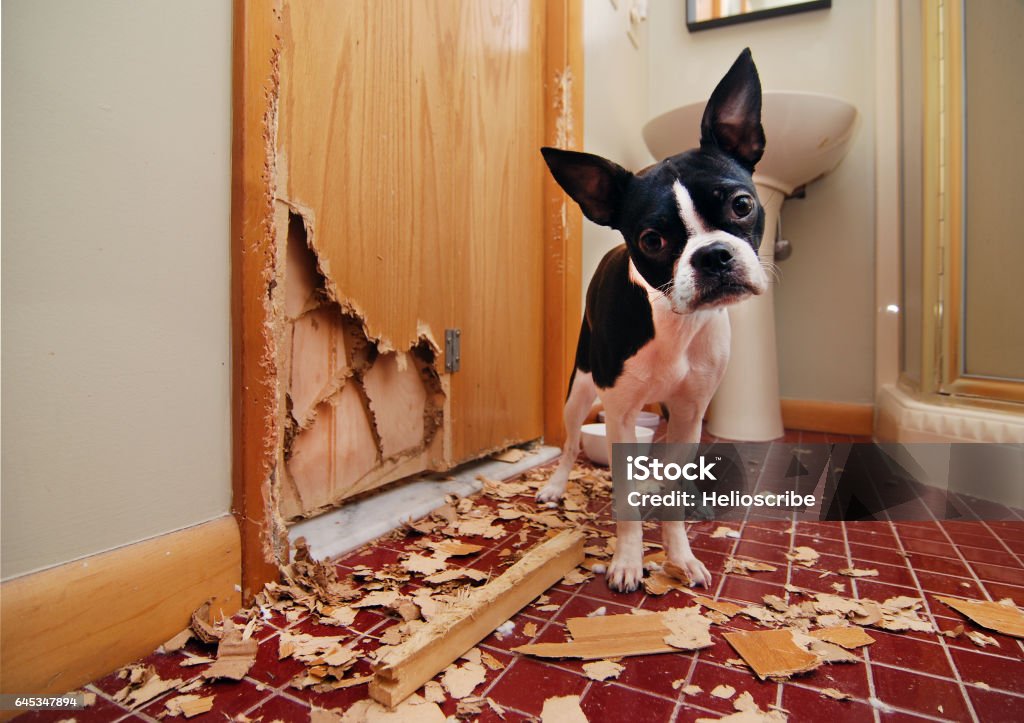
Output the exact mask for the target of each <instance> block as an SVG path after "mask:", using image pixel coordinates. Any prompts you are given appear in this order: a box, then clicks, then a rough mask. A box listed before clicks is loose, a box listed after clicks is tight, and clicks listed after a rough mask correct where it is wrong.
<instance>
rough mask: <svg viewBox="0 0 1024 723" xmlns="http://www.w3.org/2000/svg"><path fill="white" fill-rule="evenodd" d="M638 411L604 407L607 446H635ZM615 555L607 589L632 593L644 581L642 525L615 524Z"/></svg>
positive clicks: (609, 571) (622, 522)
mask: <svg viewBox="0 0 1024 723" xmlns="http://www.w3.org/2000/svg"><path fill="white" fill-rule="evenodd" d="M637 411H638V410H634V411H632V412H628V413H626V414H621V413H616V412H615V411H614V410H613V409H610V408H609V407H608V406H606V407H605V421H606V422H607V424H608V426H607V429H608V444H609V450H608V451H609V455H608V456H609V459H610V458H611V447H610V445H612V444H615V443H617V442H632V443H634V444H635V443H636V426H635V424H636V415H637ZM615 535H616V541H615V554H614V555H613V556H612V563H611V565H609V566H608V573H607V581H608V587H610V588H611V589H612V590H616V591H618V592H633V591H634V590H636V589H637V588H638V587H639V586H640V583H641V581H642V580H643V578H644V532H643V523H642V522H630V521H627V520H619V521H618V522H616V523H615Z"/></svg>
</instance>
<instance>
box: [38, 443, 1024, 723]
mask: <svg viewBox="0 0 1024 723" xmlns="http://www.w3.org/2000/svg"><path fill="white" fill-rule="evenodd" d="M786 441H790V442H798V443H813V442H846V441H855V440H853V439H851V438H849V437H833V436H829V435H818V434H809V433H803V434H801V433H799V432H789V433H787V438H786ZM858 441H859V440H858ZM596 507H598V508H600V512H601V516H600V517H599V518H598V519H599V521H598V523H597V525H598V526H604V527H605V529H612V524H611V520H610V512H609V510H608V507H609V503H608V502H607V501H603V502H598V503H597V504H596ZM976 509H978V510H982V508H981V507H978V508H976ZM982 511H983V514H984V517H985V520H981V519H978V520H975V521H956V522H936V521H934V520H932V521H924V522H913V523H907V522H892V521H882V522H805V521H798V520H795V519H794V520H785V521H781V522H780V521H777V520H759V519H757V518H756V517H755V516H753V515H750V514H748V515H747V517H746V519H744V520H742V521H741V522H738V523H732V525H731V526H733V527H734V528H736V529H738V530H739V532H740V538H739V539H731V538H713V537H711V536H710V535H711V532H712V531H713V530H714V528H715V527H716V526H717V525H716V523H713V522H701V523H697V524H694V525H693V526H692V527H691V532H690V536H691V540H692V543H693V548H694V550H695V552H696V553H697V555H698V556H700V557H701V559H703V560H704V561H705V563H706V564H707V565H708V568H709V569H710V570H711V571H712V574H713V575H714V580H713V584H712V587H711V593H712V594H713V596H714V597H715V598H717V599H723V600H731V601H734V602H739V603H744V602H760V601H761V598H762V596H763V595H765V594H769V593H773V594H777V595H780V596H782V597H785V595H786V593H785V591H784V589H783V586H784V585H786V584H787V583H790V584H794V585H797V586H800V587H804V588H807V589H809V590H817V591H827V592H831V591H832V589H831V584H832V582H834V581H835V580H836V579H837V578H836V576H834V575H832V576H829V577H827V578H824V579H822V578H821V577H820V572H819V570H824V569H828V570H836V569H839V568H840V567H848V566H849V567H872V568H876V569H878V571H879V576H878V577H877V578H872V579H863V578H862V579H846V578H843V580H844V582H845V583H846V584H847V591H848V594H849V595H850V596H851V597H860V596H862V597H871V598H874V599H876V600H884V599H886V598H888V597H892V596H897V595H909V596H914V597H919V598H923V599H924V601H925V609H924V610H923V611H922V612H923V614H924V616H925V617H926V618H927V619H928V620H929V621H931V622H933V623H934V624H935V625H937V626H938V628H939V629H943V630H948V629H952V628H954V627H955V626H956V625H958V624H963V625H964V626H965V628H966V629H967V630H975V629H978V628H977V627H976V626H974V625H973V624H972V623H970V622H967V621H965V620H964V619H963V618H961V617H960V616H959V615H958V614H957V613H956V612H955V611H953V610H951V609H949V608H947V607H946V606H945V605H943V604H942V603H940V602H938V601H937V600H936V599H935V596H936V595H937V594H939V595H941V594H952V595H958V596H963V597H971V598H976V599H984V600H998V599H1001V598H1005V597H1010V598H1013V599H1014V600H1015V601H1017V602H1018V603H1021V602H1024V518H1022V517H1020V516H1018V515H1017V514H1016V513H1015V512H1014V511H1012V510H1009V509H1006V508H998V507H993V506H992V505H990V504H986V505H984V508H983V510H982ZM791 526H792V529H791ZM507 529H508V532H509V536H510V537H512V536H515V535H516V534H517V532H516V530H515V523H514V522H513V523H509V524H508V525H507ZM530 534H531V537H534V536H536V537H538V538H539V535H540V533H539V532H534V531H531V533H530ZM650 534H651V535H652V537H651V539H652V540H659V537H658V533H657V531H653V532H651V533H650ZM467 541H469V542H475V543H478V544H486V545H487V548H486V549H485V550H484V551H482V552H480V553H479V554H478V555H476V556H475V558H472V559H469V560H468V561H464V564H467V565H469V566H471V567H474V568H477V569H483V570H492V569H493V570H494V573H495V574H500V572H501V571H502V569H503V568H501V567H500V566H499V565H500V562H501V561H502V558H500V557H498V555H497V552H498V551H499V550H501V549H502V548H503V547H505V546H507V544H508V539H504V538H503V539H500V540H496V541H488V540H483V539H482V538H481V539H474V538H467ZM406 544H407V543H406V541H404V540H397V541H396V540H393V539H387V538H384V539H382V540H380V541H377V542H376V543H372V544H370V545H367V546H366V547H365V548H363V549H361V550H359V551H356V552H354V553H351V554H349V555H348V556H346V557H344V558H343V559H341V560H338V561H337V564H338V568H339V571H340V572H341V573H347V572H348V571H350V570H351V569H352V567H353V566H355V565H359V564H365V565H370V566H374V565H383V564H388V563H392V562H395V561H396V560H397V559H398V558H399V555H400V553H401V552H402V551H403V549H404V546H405V545H406ZM800 544H805V545H810V546H813V547H814V548H815V549H817V550H818V551H819V552H821V553H822V558H821V561H819V563H818V565H817V568H818V570H816V569H808V568H805V567H799V566H797V567H794V566H793V565H792V564H791V563H788V562H787V560H786V558H785V555H784V553H785V551H786V550H788V549H790V547H791V546H794V545H800ZM731 555H739V556H742V557H747V558H753V559H757V560H762V561H765V562H770V563H772V564H775V565H777V566H778V568H779V569H778V571H777V572H774V573H760V574H757V575H755V576H751V577H739V576H736V575H723V574H722V568H723V563H724V560H725V559H726V558H727V557H729V556H731ZM548 595H549V597H550V601H549V603H548V604H556V605H557V606H558V609H557V610H556V611H554V612H541V611H539V610H538V609H537V607H538V605H537V604H536V603H534V604H531V605H530V606H528V607H526V608H525V609H524V610H523V611H522V612H520V613H519V614H518V615H516V616H515V617H514V618H513V622H514V623H515V630H514V632H513V633H511V634H509V635H507V636H505V637H504V638H502V637H499V636H498V635H497V634H492V635H490V636H489V637H487V638H486V639H485V640H483V642H482V643H481V646H482V648H483V649H485V650H486V651H488V652H489V653H491V654H492V655H493V656H494V657H496V658H497V659H498V660H500V661H501V662H502V663H504V665H505V667H504V668H503V669H501V670H497V671H492V670H488V673H487V680H486V682H485V683H484V684H483V685H482V686H480V687H479V688H477V689H476V691H474V692H475V694H476V695H481V696H487V697H489V698H490V699H492V700H493V701H495V702H497V703H499V704H500V705H501V706H504V707H505V710H506V712H505V720H506V721H509V722H511V721H521V720H536V719H537V718H538V716H539V714H540V712H541V708H542V706H543V703H544V700H545V699H546V698H549V697H551V696H561V695H568V694H577V695H579V696H580V697H581V706H582V709H583V711H584V712H585V714H586V715H587V717H588V719H589V720H590V721H591V723H599V722H604V721H608V722H610V723H619V722H622V721H645V722H646V721H693V720H696V719H698V718H717V717H720V716H722V715H725V714H729V713H732V712H733V707H732V701H731V700H721V699H718V698H714V697H712V696H711V695H709V693H708V691H710V690H711V689H712V688H714V687H715V686H717V685H718V684H721V683H727V684H729V685H732V686H733V687H735V688H736V690H737V694H738V693H740V692H742V691H749V692H750V693H751V694H752V695H753V697H754V700H755V701H756V702H757V703H758V704H759V705H760V706H761V708H766V706H768V705H775V706H780V707H781V708H783V709H785V710H786V711H788V713H789V720H790V721H819V720H832V721H885V722H887V723H888V722H896V721H900V722H903V721H907V722H909V721H924V720H933V721H934V720H954V721H1021V720H1024V641H1021V640H1018V639H1014V638H1011V637H1007V636H1004V635H1000V634H998V633H994V632H992V631H984V632H986V633H988V634H990V635H992V637H994V638H995V639H996V640H997V641H998V643H999V645H998V647H987V648H985V649H981V648H978V647H976V646H975V645H974V644H973V643H971V642H970V641H969V640H966V639H965V638H963V637H958V638H947V637H944V636H941V635H937V634H935V633H919V632H911V633H898V634H897V633H887V632H884V631H881V630H875V629H871V630H870V634H871V636H872V637H874V638H875V639H876V641H877V642H875V643H874V644H873V645H871V646H869V647H867V648H866V649H862V650H863V651H864V652H863V653H862V655H863V658H864V662H863V663H862V664H852V665H831V666H822V667H821V668H818V669H817V670H815V671H813V672H812V673H810V674H808V675H805V676H802V677H796V678H793V679H792V680H790V681H788V682H785V683H778V682H759V681H758V680H757V679H756V678H755V677H754V676H753V675H752V674H751V673H750V672H749V671H746V670H738V669H736V668H733V667H728V666H726V665H725V664H724V663H725V661H726V660H728V659H729V658H734V657H736V655H735V653H734V652H733V651H732V650H731V648H730V647H729V646H728V644H727V643H726V642H725V641H724V640H723V639H722V638H721V636H720V635H713V637H715V639H716V642H715V645H714V646H713V647H711V648H708V649H705V650H702V651H699V652H690V653H682V652H681V653H677V654H662V655H650V656H639V657H630V658H625V659H623V660H622V664H623V665H624V666H625V670H624V671H623V673H622V674H621V675H620V677H619V678H618V679H616V680H613V681H608V682H596V681H593V680H590V679H589V678H587V677H586V676H585V675H583V673H582V664H581V663H580V662H574V661H545V660H539V659H534V658H529V657H525V656H522V655H518V654H516V653H512V652H510V650H511V648H513V647H516V646H518V645H521V644H524V643H526V642H528V641H529V640H534V641H545V642H559V641H562V640H564V639H565V635H564V632H563V628H564V622H565V621H566V620H567V619H568V618H571V617H576V616H581V615H586V614H588V613H591V612H593V611H595V610H597V609H598V608H602V607H603V608H605V609H606V611H607V613H608V614H614V613H625V612H628V611H629V610H630V608H642V609H650V610H658V609H664V608H666V607H676V606H686V605H688V604H690V603H689V598H688V597H687V596H685V595H684V594H683V593H680V592H678V591H671V592H670V593H669V594H668V595H665V596H663V597H650V596H647V595H645V594H644V593H643V592H642V591H641V592H635V593H631V594H619V593H615V592H612V591H610V590H609V589H608V587H607V585H606V584H605V581H604V578H603V577H602V576H596V577H595V578H593V579H591V580H590V581H589V582H586V583H584V584H582V585H577V586H567V585H562V584H560V585H557V586H555V587H554V588H553V589H552V590H550V591H549V593H548ZM526 622H533V623H534V624H535V625H536V626H537V632H536V634H535V635H533V636H532V638H531V637H527V636H526V635H524V633H523V627H524V623H526ZM393 624H396V620H395V618H393V617H389V616H387V615H385V614H383V613H381V612H376V611H373V610H367V609H364V610H362V611H360V612H359V615H358V617H357V618H356V621H355V623H354V625H353V627H352V629H351V632H352V636H353V639H355V640H357V645H358V647H359V648H360V649H361V650H364V651H371V650H373V649H374V648H376V647H377V646H378V645H380V641H379V636H380V635H381V634H382V633H383V632H384V631H385V630H386V629H387V628H388V627H390V626H391V625H393ZM724 627H725V628H727V629H755V626H754V625H753V623H752V622H750V621H747V620H746V619H743V618H741V617H740V616H737V617H736V618H733V619H732V620H731V621H730V622H729V623H728V624H727V625H725V626H724ZM282 629H292V630H294V629H298V630H299V631H303V632H309V633H313V634H317V633H320V634H324V635H336V634H337V628H330V629H326V628H321V626H319V625H318V624H316V623H315V622H314V621H313V620H312V619H310V618H308V617H302V618H300V619H298V620H296V621H294V622H292V623H287V622H286V621H285V620H284V619H283V618H282V617H281V616H280V615H275V616H274V617H271V618H270V620H269V621H267V622H266V623H265V624H264V626H263V627H262V629H260V630H259V631H258V633H257V637H258V638H259V639H260V641H261V642H260V651H259V656H258V658H257V662H256V665H255V666H254V667H253V668H252V670H251V671H250V673H249V675H248V676H247V677H246V678H245V679H244V680H243V681H242V682H241V683H221V682H217V683H208V684H206V685H205V686H204V687H203V688H200V689H199V690H198V691H196V692H197V694H199V695H204V694H205V695H210V694H211V693H214V694H216V703H215V707H214V710H213V711H211V712H209V713H206V714H204V715H201V716H198V717H197V718H193V719H192V720H196V721H224V720H232V719H234V718H235V717H237V716H242V715H244V716H245V717H244V718H242V720H254V721H255V720H262V721H266V722H268V723H269V722H270V721H275V720H280V721H306V720H308V719H309V715H310V706H311V705H313V706H317V707H322V708H329V709H341V710H345V709H347V708H348V707H349V706H351V705H352V704H353V703H354V702H355V701H357V700H360V699H362V698H364V697H365V696H366V686H365V685H362V686H357V687H353V688H349V689H344V690H339V691H335V692H331V693H325V694H318V693H312V692H308V691H300V690H295V689H293V688H290V687H289V686H288V683H289V680H290V679H291V678H292V676H293V675H295V674H296V673H298V672H299V671H300V670H301V668H302V665H301V664H299V663H296V662H295V661H292V660H290V659H286V660H284V661H280V662H279V661H278V660H277V639H276V638H277V636H278V634H279V632H280V630H282ZM716 630H717V631H720V630H721V628H720V627H719V626H716V627H715V628H713V633H714V631H716ZM858 652H859V651H858ZM210 653H211V650H210V649H208V648H205V649H204V648H203V647H202V646H200V645H198V644H197V643H195V642H193V643H190V644H189V647H187V648H186V650H185V651H183V652H180V653H174V654H170V655H161V654H154V655H151V656H150V657H148V658H146V659H145V660H144V661H143V662H145V663H147V664H151V665H154V666H156V669H157V671H158V672H159V673H161V675H162V677H164V678H168V677H182V676H184V677H194V676H196V675H198V674H199V672H200V671H201V670H202V669H203V667H204V666H196V667H190V668H181V667H179V663H180V662H181V660H182V659H183V658H184V657H187V656H193V655H199V654H210ZM368 671H369V663H368V662H367V661H365V660H364V661H361V662H360V663H358V665H357V668H356V670H355V673H356V674H364V673H366V672H368ZM680 680H681V681H683V685H685V684H691V683H693V684H697V685H699V686H700V687H701V688H702V689H703V690H704V692H703V693H700V694H697V695H694V696H684V695H683V694H682V693H681V692H680V691H679V690H678V686H679V684H678V683H677V687H673V682H674V681H680ZM121 687H123V682H122V681H120V680H117V679H116V678H114V677H113V676H109V677H107V678H104V679H102V680H98V681H96V682H94V683H93V684H91V685H90V686H88V689H89V690H91V691H93V692H96V693H97V694H98V698H97V702H96V704H95V705H94V706H93V707H91V708H90V709H87V710H85V711H81V712H77V713H68V712H65V713H61V714H50V713H47V714H44V713H35V714H29V715H26V716H23V717H22V718H19V719H18V720H24V721H30V720H53V721H58V720H64V719H68V718H72V717H73V718H74V719H76V720H77V721H79V722H80V723H85V722H87V721H118V720H121V721H153V720H156V719H160V718H161V715H162V711H163V710H164V702H165V698H167V697H169V696H173V695H175V694H174V693H173V692H172V693H169V694H165V696H163V697H161V698H157V699H155V700H154V701H152V702H150V703H149V704H147V705H145V706H143V707H142V708H141V709H139V710H135V711H133V712H129V711H126V710H124V709H123V708H121V707H120V706H119V705H118V704H116V703H115V702H113V700H111V699H110V697H109V696H110V695H111V694H112V693H113V692H114V691H116V690H118V689H119V688H121ZM823 688H837V689H839V690H841V691H844V692H846V693H848V694H850V695H851V696H853V700H849V701H845V702H839V701H835V700H832V699H829V698H825V697H823V696H822V695H820V693H819V691H820V690H821V689H823ZM442 707H443V709H444V712H445V713H446V714H447V715H454V713H455V704H454V702H453V701H448V702H446V703H445V704H444V705H443V706H442ZM172 720H173V719H172ZM479 720H481V721H488V722H489V723H490V722H492V721H499V720H500V719H499V718H498V717H497V716H496V715H495V714H494V713H493V712H491V711H489V710H488V711H486V712H485V713H484V714H483V715H481V716H479Z"/></svg>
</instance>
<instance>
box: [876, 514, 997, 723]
mask: <svg viewBox="0 0 1024 723" xmlns="http://www.w3.org/2000/svg"><path fill="white" fill-rule="evenodd" d="M886 516H888V514H887V515H886ZM889 527H890V528H891V529H892V532H893V535H894V536H895V537H896V543H897V544H898V545H899V547H900V550H901V551H902V552H904V553H906V552H907V550H906V548H905V547H904V546H903V540H902V539H901V538H900V536H899V531H898V530H897V528H896V524H895V523H894V522H893V521H892V519H891V518H890V519H889ZM907 563H908V565H909V566H910V575H911V577H913V579H914V584H915V585H916V586H917V591H918V593H920V595H921V602H922V603H924V609H925V611H926V612H927V614H928V618H929V619H930V620H931V623H932V626H934V628H935V630H936V631H938V630H939V629H940V628H939V624H938V622H937V621H936V620H935V614H934V613H933V612H932V609H931V606H930V605H929V604H928V597H927V595H926V593H925V591H924V588H923V587H921V581H920V580H919V579H918V577H917V571H916V570H914V566H913V565H912V564H910V559H909V558H908V559H907ZM936 635H938V638H939V644H940V645H941V646H942V650H943V652H945V654H946V660H947V661H948V662H949V667H950V669H951V670H952V671H953V675H954V676H955V677H956V683H957V688H958V689H959V691H960V696H961V697H962V698H963V699H964V702H965V703H966V704H967V712H968V713H969V714H970V716H971V720H972V721H974V723H978V721H979V718H978V714H977V712H976V711H975V710H974V703H973V702H972V701H971V696H970V695H968V693H967V689H966V687H964V683H963V680H962V679H961V677H960V670H959V668H957V665H956V661H955V660H953V655H952V654H951V653H950V652H949V646H947V645H946V641H945V637H944V636H942V635H939V634H938V633H937V632H936Z"/></svg>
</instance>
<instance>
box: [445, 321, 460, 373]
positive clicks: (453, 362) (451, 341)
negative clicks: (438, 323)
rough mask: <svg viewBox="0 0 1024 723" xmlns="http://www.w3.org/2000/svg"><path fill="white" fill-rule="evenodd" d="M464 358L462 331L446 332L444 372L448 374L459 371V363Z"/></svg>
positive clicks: (446, 330) (450, 330)
mask: <svg viewBox="0 0 1024 723" xmlns="http://www.w3.org/2000/svg"><path fill="white" fill-rule="evenodd" d="M461 358H462V330H461V329H445V330H444V370H445V371H446V372H449V373H451V372H457V371H459V362H460V360H461Z"/></svg>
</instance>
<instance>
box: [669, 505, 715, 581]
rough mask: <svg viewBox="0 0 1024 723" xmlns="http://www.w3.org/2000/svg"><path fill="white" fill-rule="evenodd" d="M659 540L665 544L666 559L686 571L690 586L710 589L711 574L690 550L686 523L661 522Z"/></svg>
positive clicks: (675, 521)
mask: <svg viewBox="0 0 1024 723" xmlns="http://www.w3.org/2000/svg"><path fill="white" fill-rule="evenodd" d="M661 538H662V541H663V542H664V543H665V553H666V555H667V557H668V559H669V560H671V561H672V562H673V563H674V564H676V565H678V566H679V567H681V568H682V569H683V570H685V571H686V576H687V577H689V578H690V585H691V586H693V585H703V586H704V587H711V573H710V572H708V569H707V568H706V567H705V566H704V563H703V562H701V561H700V560H698V559H697V558H696V556H694V554H693V551H692V550H691V549H690V541H689V540H688V539H687V537H686V523H684V522H683V521H682V520H674V521H669V520H666V521H664V522H662V523H661Z"/></svg>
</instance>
